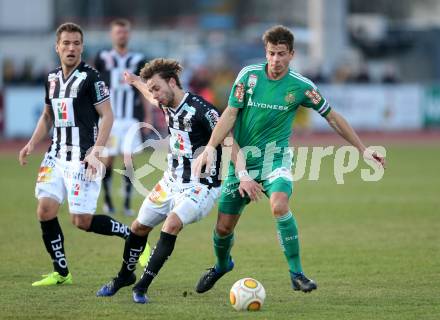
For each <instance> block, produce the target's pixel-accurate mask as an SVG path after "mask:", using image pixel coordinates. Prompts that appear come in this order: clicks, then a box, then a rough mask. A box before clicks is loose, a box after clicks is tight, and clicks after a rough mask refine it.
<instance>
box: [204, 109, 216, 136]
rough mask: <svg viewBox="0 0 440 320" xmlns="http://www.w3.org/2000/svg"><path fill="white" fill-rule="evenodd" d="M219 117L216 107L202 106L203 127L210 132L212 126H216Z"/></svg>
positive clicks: (212, 128)
mask: <svg viewBox="0 0 440 320" xmlns="http://www.w3.org/2000/svg"><path fill="white" fill-rule="evenodd" d="M219 118H220V115H219V113H218V111H217V110H216V109H214V108H213V107H210V108H203V110H202V115H201V121H202V125H203V127H204V128H205V129H206V130H207V131H208V132H209V133H211V132H212V131H213V130H214V127H215V126H216V124H217V122H218V119H219Z"/></svg>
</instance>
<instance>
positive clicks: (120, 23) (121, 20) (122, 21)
mask: <svg viewBox="0 0 440 320" xmlns="http://www.w3.org/2000/svg"><path fill="white" fill-rule="evenodd" d="M114 26H119V27H127V28H130V27H131V22H130V21H129V20H128V19H124V18H117V19H114V20H112V22H110V28H113V27H114Z"/></svg>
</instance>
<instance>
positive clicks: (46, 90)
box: [44, 80, 51, 106]
mask: <svg viewBox="0 0 440 320" xmlns="http://www.w3.org/2000/svg"><path fill="white" fill-rule="evenodd" d="M44 102H45V103H46V104H47V105H49V106H50V105H51V102H50V99H49V82H48V81H47V80H46V81H45V82H44Z"/></svg>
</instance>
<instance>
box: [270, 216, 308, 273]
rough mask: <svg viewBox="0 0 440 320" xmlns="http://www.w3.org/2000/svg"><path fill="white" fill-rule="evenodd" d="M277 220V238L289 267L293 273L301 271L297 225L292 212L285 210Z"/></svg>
mask: <svg viewBox="0 0 440 320" xmlns="http://www.w3.org/2000/svg"><path fill="white" fill-rule="evenodd" d="M276 220H277V232H278V239H279V241H280V244H281V247H282V248H283V251H284V255H285V256H286V259H287V263H288V264H289V269H290V271H291V272H294V273H302V272H303V270H302V266H301V259H300V257H299V239H298V226H297V224H296V220H295V217H294V216H293V214H292V212H290V211H289V212H287V213H286V214H285V215H284V216H282V217H279V218H277V219H276Z"/></svg>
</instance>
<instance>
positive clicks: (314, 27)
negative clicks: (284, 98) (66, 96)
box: [0, 0, 440, 320]
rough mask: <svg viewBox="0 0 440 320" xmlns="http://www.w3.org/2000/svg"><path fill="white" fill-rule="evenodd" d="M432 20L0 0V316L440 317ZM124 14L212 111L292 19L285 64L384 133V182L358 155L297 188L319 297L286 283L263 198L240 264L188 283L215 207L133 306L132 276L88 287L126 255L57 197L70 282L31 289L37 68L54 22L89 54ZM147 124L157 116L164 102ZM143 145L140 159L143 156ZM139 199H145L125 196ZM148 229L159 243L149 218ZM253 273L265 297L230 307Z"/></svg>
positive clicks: (142, 43)
mask: <svg viewBox="0 0 440 320" xmlns="http://www.w3.org/2000/svg"><path fill="white" fill-rule="evenodd" d="M439 16H440V1H437V0H417V1H412V0H400V1H394V0H368V1H364V0H271V1H265V0H247V1H244V0H236V1H233V0H211V1H209V0H185V1H177V0H174V1H171V0H162V1H152V0H151V1H150V0H148V1H146V0H131V1H130V0H126V1H120V0H105V1H104V0H89V1H88V0H75V1H73V0H0V70H1V73H0V171H1V177H2V178H1V184H0V197H1V199H2V201H1V202H0V212H1V214H2V218H1V219H2V231H1V232H0V253H1V256H2V263H1V264H0V288H1V290H0V319H16V318H22V319H73V318H75V319H100V318H104V317H105V318H106V319H125V318H128V317H130V318H140V317H146V316H148V318H149V319H174V318H176V317H177V316H179V319H208V318H209V319H222V320H223V319H236V318H240V319H243V318H245V319H287V318H294V319H307V320H310V319H319V320H322V319H356V320H359V319H399V320H402V319H439V318H440V308H439V304H438V301H437V300H438V293H439V292H440V281H439V278H438V270H439V269H438V267H439V265H440V256H439V252H440V238H439V233H438V230H439V228H440V221H439V211H438V210H439V207H440V199H439V190H440V170H439V165H438V164H439V160H440V148H439V147H440V130H439V129H440V19H439V18H438V17H439ZM117 17H124V18H128V19H129V20H130V21H131V22H132V23H133V34H132V39H131V42H130V44H131V48H132V49H135V50H140V51H142V52H144V53H145V54H146V55H147V56H148V57H151V58H154V57H158V56H165V57H171V58H176V59H179V60H180V61H182V62H183V64H184V67H185V71H184V75H183V80H184V86H185V88H187V89H190V90H192V91H194V92H197V93H199V94H202V95H204V96H205V97H207V98H208V99H210V100H212V101H213V102H214V103H215V104H216V105H217V106H218V107H219V108H220V109H222V108H224V107H225V106H226V101H227V97H228V94H229V90H230V87H231V84H232V81H233V80H234V78H235V76H236V74H237V72H238V70H239V69H240V68H241V67H242V66H244V65H245V64H248V63H253V62H257V61H264V48H263V45H262V42H261V35H262V32H263V31H264V30H265V29H266V28H268V27H269V26H271V25H273V24H279V23H281V24H284V25H286V26H288V27H290V28H291V29H292V30H293V31H294V34H295V37H296V41H295V43H296V44H295V47H296V56H295V59H294V60H293V65H292V67H293V68H295V69H296V70H297V71H298V72H300V73H303V74H304V75H306V76H308V77H309V78H311V79H312V80H313V81H315V82H316V83H317V84H318V86H319V88H320V90H321V91H322V93H323V95H324V96H325V97H326V98H327V99H328V100H329V101H330V103H331V105H332V106H334V107H335V108H336V110H338V111H340V112H341V113H342V114H343V115H344V116H345V117H346V118H347V119H348V120H349V122H350V123H351V124H352V125H353V126H354V127H355V129H356V130H357V131H358V132H360V133H361V136H362V137H363V138H364V139H365V140H366V142H367V143H371V144H374V145H383V146H385V147H386V149H387V160H388V162H389V167H388V168H387V170H386V172H385V176H384V178H383V179H382V180H381V181H379V182H370V183H367V182H364V181H361V179H360V170H359V169H360V168H358V169H356V170H355V171H353V172H351V173H349V174H347V176H346V183H345V185H337V184H336V182H335V179H334V173H333V171H334V166H333V160H332V159H330V158H326V159H324V160H323V165H322V170H321V175H320V179H319V181H309V180H306V179H303V180H301V181H299V182H298V183H296V185H295V194H294V197H292V200H291V207H292V208H293V210H294V211H295V212H296V213H297V219H298V222H299V225H300V235H301V239H302V248H303V252H304V255H303V261H304V265H305V268H306V270H307V272H308V273H309V274H310V275H311V276H312V277H313V278H315V279H316V280H317V281H318V283H319V285H320V288H319V290H318V291H317V294H312V295H307V296H306V295H298V294H295V293H293V292H291V290H290V288H289V282H288V279H287V272H285V271H287V270H285V268H286V266H285V262H284V258H283V256H282V253H281V251H280V250H279V246H278V244H277V240H276V236H275V231H274V229H273V221H272V218H271V216H270V214H269V213H268V212H269V207H268V204H267V201H263V202H260V203H258V204H252V205H250V206H249V208H248V209H247V211H246V214H245V215H244V216H243V218H242V220H241V221H242V222H241V223H240V226H239V228H238V232H237V241H236V246H235V247H234V253H233V254H234V258H235V259H236V262H237V267H236V269H235V270H234V273H231V274H230V275H227V276H226V277H225V280H224V281H223V282H219V284H218V285H217V286H216V288H215V290H213V291H212V292H209V293H208V294H206V295H203V296H200V295H195V294H193V286H194V283H195V281H196V280H197V279H198V277H199V275H200V273H201V272H202V270H203V268H205V267H208V266H209V264H210V263H212V261H213V253H212V248H211V241H210V239H211V235H212V227H213V225H214V223H215V219H216V217H215V214H214V213H212V214H211V215H210V216H208V218H207V219H205V220H203V221H201V222H200V223H197V224H195V225H191V226H189V227H188V230H184V232H182V235H181V236H180V240H179V241H178V243H177V245H176V250H175V252H174V254H173V256H172V257H171V259H170V260H169V261H168V262H167V265H166V266H165V268H164V270H163V271H161V272H162V273H163V274H162V275H161V276H159V277H158V279H157V280H155V283H154V285H153V286H152V291H151V296H150V298H152V301H153V302H152V303H151V304H150V305H148V306H147V307H146V308H144V307H143V306H142V307H139V308H138V306H133V304H132V303H131V297H130V295H129V290H128V289H127V290H126V289H124V290H121V293H120V294H118V295H117V296H116V297H114V298H112V299H109V300H105V299H104V300H97V299H96V298H95V297H94V294H95V291H96V290H97V289H98V288H99V286H100V285H102V284H103V283H104V282H105V281H108V280H109V279H110V277H111V276H112V275H114V272H115V271H116V270H117V269H118V267H119V265H120V255H121V252H122V243H121V241H120V239H113V238H111V239H109V238H106V237H99V236H95V235H92V234H87V235H85V234H84V233H83V232H82V231H79V230H76V229H75V228H74V227H73V226H71V225H70V222H69V220H68V219H69V217H68V214H67V210H66V208H65V206H64V207H63V209H62V212H61V214H60V220H61V224H62V226H63V230H64V234H65V238H66V247H67V256H68V258H69V263H70V266H71V270H72V272H73V274H74V277H75V285H74V286H72V287H71V288H69V289H67V288H65V287H60V288H55V290H52V288H48V289H47V290H45V289H42V290H35V288H32V287H31V286H30V283H31V282H32V281H35V280H36V279H37V278H38V276H39V274H40V273H44V272H47V271H49V270H48V269H47V268H48V266H49V258H48V256H47V254H46V252H45V250H44V246H43V243H42V242H41V232H40V228H39V224H38V222H37V219H35V207H36V201H35V199H34V198H33V188H34V183H35V179H36V174H37V170H38V165H39V163H40V161H41V157H42V153H43V152H44V149H45V148H46V147H47V144H46V145H45V144H44V143H43V144H42V147H41V149H40V150H39V151H40V153H38V152H37V153H36V154H35V155H33V156H31V157H30V163H29V165H28V166H27V167H24V168H20V167H19V165H18V161H17V154H18V150H19V148H20V147H22V146H23V145H24V143H25V142H26V140H27V139H28V138H29V137H30V135H31V134H32V132H33V129H34V127H35V124H36V121H37V119H38V117H39V115H40V113H41V110H42V107H43V96H44V89H43V82H44V76H45V73H46V72H47V71H48V70H50V69H52V68H54V67H55V66H57V65H58V63H59V61H58V58H57V56H56V54H55V51H54V42H55V37H54V31H55V29H56V27H57V26H58V25H59V24H60V23H63V22H66V21H73V22H76V23H79V24H80V25H81V26H82V27H83V29H84V31H85V52H84V55H83V58H84V59H85V60H86V61H88V62H89V63H92V61H93V58H94V56H95V54H96V53H97V52H98V50H99V49H102V48H109V47H110V38H109V34H108V23H109V22H110V21H111V20H112V19H114V18H117ZM154 125H155V127H156V128H158V129H160V130H163V129H164V123H163V119H162V118H161V115H160V112H157V113H156V118H155V121H154ZM295 130H297V131H298V133H299V135H297V137H296V138H294V139H293V143H294V145H296V146H297V145H303V144H311V145H328V144H333V143H338V144H339V143H343V141H342V140H340V139H337V138H335V135H334V134H333V133H330V131H329V129H328V128H327V124H326V122H325V121H323V120H322V119H321V118H320V117H319V116H316V115H315V114H312V113H310V114H308V113H304V114H302V115H299V116H298V121H297V123H296V127H295ZM147 157H148V153H147V156H146V155H145V154H141V155H139V156H137V158H136V159H135V160H136V161H137V163H138V165H139V166H141V165H143V164H144V163H145V162H146V161H145V160H146V159H148V158H147ZM361 167H362V166H361ZM363 167H364V168H365V165H364V166H363ZM160 174H161V173H160V172H155V173H154V174H153V175H151V176H149V177H148V179H146V181H145V184H146V185H148V187H152V185H153V184H154V182H155V181H156V179H157V178H158V177H159V176H160ZM117 180H120V179H117ZM115 182H116V185H115V186H114V190H118V187H119V185H118V183H119V182H118V181H115ZM118 196H119V195H118V192H115V197H118ZM118 201H122V198H121V197H120V196H119V198H117V199H116V201H115V202H118ZM141 201H142V197H141V196H140V195H138V196H137V197H136V198H135V199H134V201H133V202H134V203H133V208H135V209H136V208H139V206H140V204H141ZM213 212H215V210H213ZM117 218H118V219H120V220H122V221H124V222H126V223H130V222H131V218H127V217H124V216H122V215H118V216H117ZM150 239H151V241H152V244H154V243H155V242H156V239H157V230H156V231H154V232H153V234H152V235H151V238H150ZM246 276H254V277H255V278H257V279H258V280H260V281H261V282H262V283H263V285H264V286H265V287H266V291H267V293H268V297H267V301H266V306H265V308H264V309H263V311H262V312H260V313H258V314H240V315H238V314H237V313H236V312H235V311H233V310H232V308H230V307H229V306H228V304H229V303H228V291H229V288H230V286H231V285H232V283H234V282H235V281H236V280H237V279H239V278H241V277H246Z"/></svg>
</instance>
